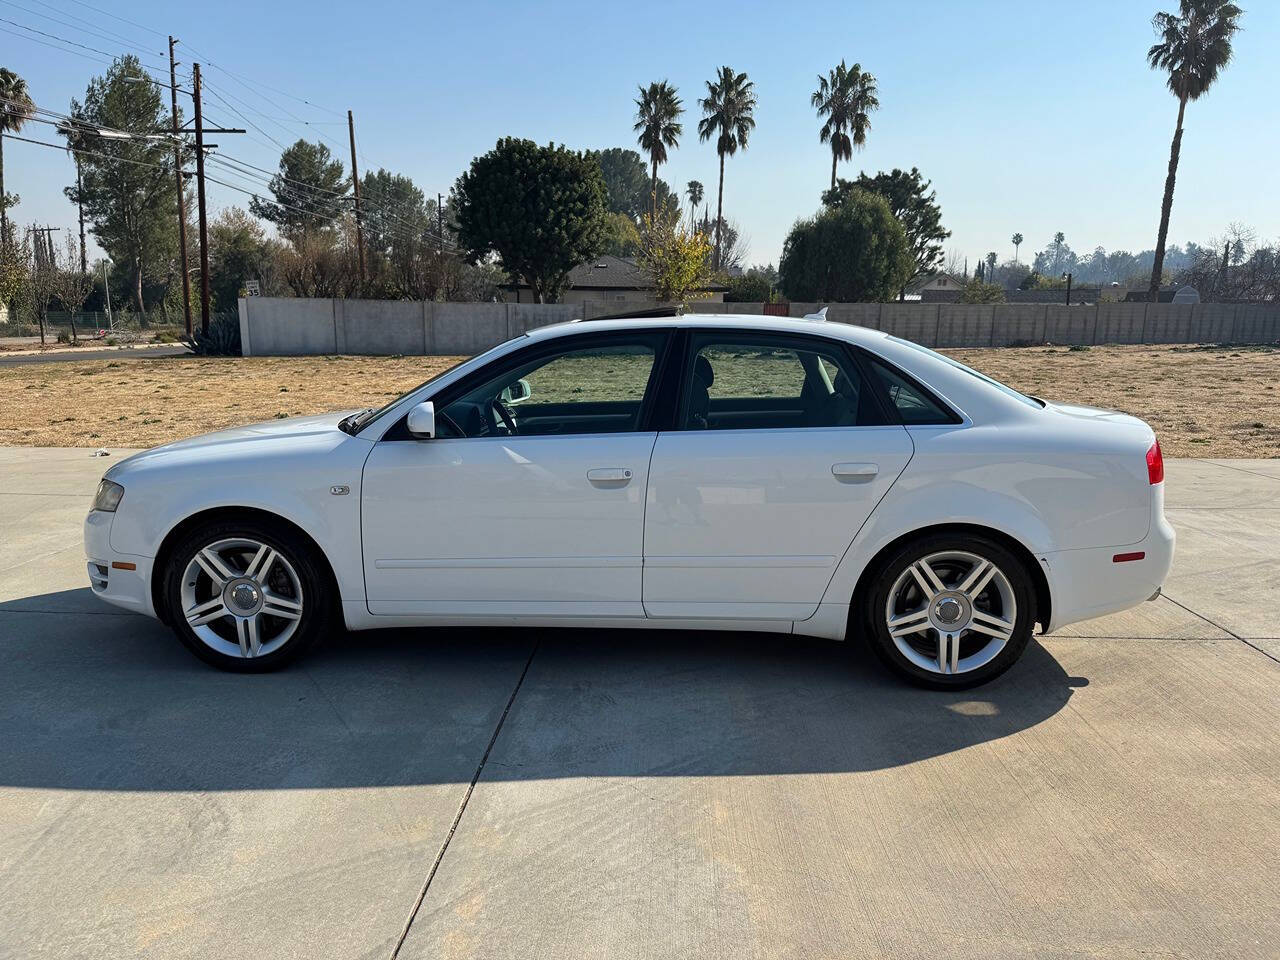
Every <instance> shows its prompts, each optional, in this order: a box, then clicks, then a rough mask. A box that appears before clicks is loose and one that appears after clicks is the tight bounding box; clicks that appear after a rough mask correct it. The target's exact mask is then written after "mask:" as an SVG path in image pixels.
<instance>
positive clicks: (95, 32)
mask: <svg viewBox="0 0 1280 960" xmlns="http://www.w3.org/2000/svg"><path fill="white" fill-rule="evenodd" d="M0 2H3V3H5V4H7V5H8V6H10V7H17V8H18V9H19V10H21V11H22V12H23V13H27V14H30V15H31V16H33V17H40V18H42V19H44V20H52V21H53V22H54V23H56V24H58V25H59V26H63V27H70V28H71V29H72V30H79V31H80V32H82V33H87V34H89V35H90V36H93V37H96V38H97V39H99V40H106V41H108V42H109V43H123V44H124V45H125V46H126V47H127V48H130V49H133V50H135V51H136V52H143V51H144V50H145V52H146V53H147V55H148V56H150V55H151V54H153V53H154V54H155V55H156V56H159V57H163V56H165V53H164V51H160V52H159V53H156V51H154V50H149V49H146V48H144V47H143V46H142V45H141V44H139V43H137V42H136V41H134V40H132V39H130V38H129V37H126V36H124V35H123V34H119V33H115V32H114V31H111V30H105V29H102V28H100V27H97V26H96V25H94V24H93V22H92V21H90V20H85V19H84V18H83V17H77V16H76V15H75V14H72V13H66V12H64V11H62V10H57V8H56V7H50V6H49V5H48V4H45V3H41V4H40V5H41V6H42V7H44V8H45V9H47V10H57V12H58V13H59V14H61V16H55V15H54V14H52V13H41V12H40V11H39V10H33V9H31V8H30V7H25V6H23V5H22V4H20V3H17V2H16V0H0ZM34 2H36V3H40V0H34ZM62 17H70V18H71V20H77V21H79V23H72V22H71V20H64V19H62ZM81 24H88V25H87V26H82V25H81Z"/></svg>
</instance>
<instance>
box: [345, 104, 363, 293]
mask: <svg viewBox="0 0 1280 960" xmlns="http://www.w3.org/2000/svg"><path fill="white" fill-rule="evenodd" d="M347 133H348V134H349V135H350V137H351V189H352V190H353V191H354V193H355V195H356V255H357V257H358V258H359V260H360V292H361V293H363V292H364V222H363V217H362V215H361V212H360V176H359V174H357V173H356V122H355V120H354V118H352V116H351V111H350V110H348V111H347Z"/></svg>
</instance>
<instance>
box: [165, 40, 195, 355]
mask: <svg viewBox="0 0 1280 960" xmlns="http://www.w3.org/2000/svg"><path fill="white" fill-rule="evenodd" d="M175 43H177V41H176V40H174V39H173V37H170V38H169V115H170V116H171V117H172V118H173V168H174V170H175V171H176V173H177V177H178V247H179V248H180V249H181V251H182V314H183V316H184V317H185V318H186V321H187V338H188V339H190V337H191V274H190V273H189V272H188V271H189V269H190V267H188V265H187V203H186V199H185V198H184V196H183V192H184V185H183V182H182V142H181V141H180V140H179V139H178V133H179V130H178V73H177V67H178V62H177V61H176V60H174V59H173V46H174V44H175Z"/></svg>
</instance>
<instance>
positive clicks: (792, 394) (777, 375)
mask: <svg viewBox="0 0 1280 960" xmlns="http://www.w3.org/2000/svg"><path fill="white" fill-rule="evenodd" d="M692 354H693V362H692V364H691V365H690V368H689V369H688V371H687V372H686V376H685V392H684V398H685V400H684V403H683V405H682V413H681V429H684V430H771V429H792V428H805V427H852V426H873V425H879V424H882V423H883V422H884V419H883V416H882V415H881V413H880V408H879V406H878V404H877V403H876V400H875V398H874V396H872V394H871V391H870V390H864V389H863V384H862V377H861V374H860V373H859V371H858V368H857V366H856V365H855V364H854V362H853V360H852V358H851V357H850V356H849V354H848V352H847V351H845V350H844V349H843V348H842V347H841V346H840V345H839V344H832V343H823V342H819V341H816V340H815V341H805V340H796V339H791V338H788V339H781V338H779V339H773V338H768V337H750V336H743V337H732V336H724V335H704V336H700V337H695V338H694V340H693V346H692Z"/></svg>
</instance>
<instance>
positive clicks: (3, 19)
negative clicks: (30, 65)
mask: <svg viewBox="0 0 1280 960" xmlns="http://www.w3.org/2000/svg"><path fill="white" fill-rule="evenodd" d="M0 23H7V24H9V25H10V26H14V27H17V28H18V29H19V30H26V31H28V32H30V33H37V34H39V35H40V36H42V37H48V38H49V39H51V40H56V41H58V42H59V43H65V44H69V45H70V46H73V47H79V48H80V49H81V50H88V51H90V52H92V53H97V54H100V55H102V56H104V57H108V58H109V59H110V60H111V62H112V63H114V62H115V61H117V60H119V59H120V58H119V56H117V55H115V54H112V53H108V52H107V51H106V50H99V49H98V48H97V47H90V46H88V45H87V44H83V43H77V42H76V41H74V40H68V39H67V38H66V37H60V36H58V35H57V34H56V33H49V32H48V31H45V30H37V29H36V28H35V27H28V26H27V25H26V24H22V23H18V22H17V21H16V20H10V19H8V18H7V17H0ZM64 52H65V53H70V52H72V51H69V50H68V51H64ZM138 62H139V63H141V64H142V65H143V66H145V67H146V68H147V69H148V70H159V71H160V72H162V73H163V72H164V70H165V69H167V68H165V67H157V66H156V65H155V64H153V63H147V62H146V61H144V60H143V59H142V58H141V57H139V58H138Z"/></svg>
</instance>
